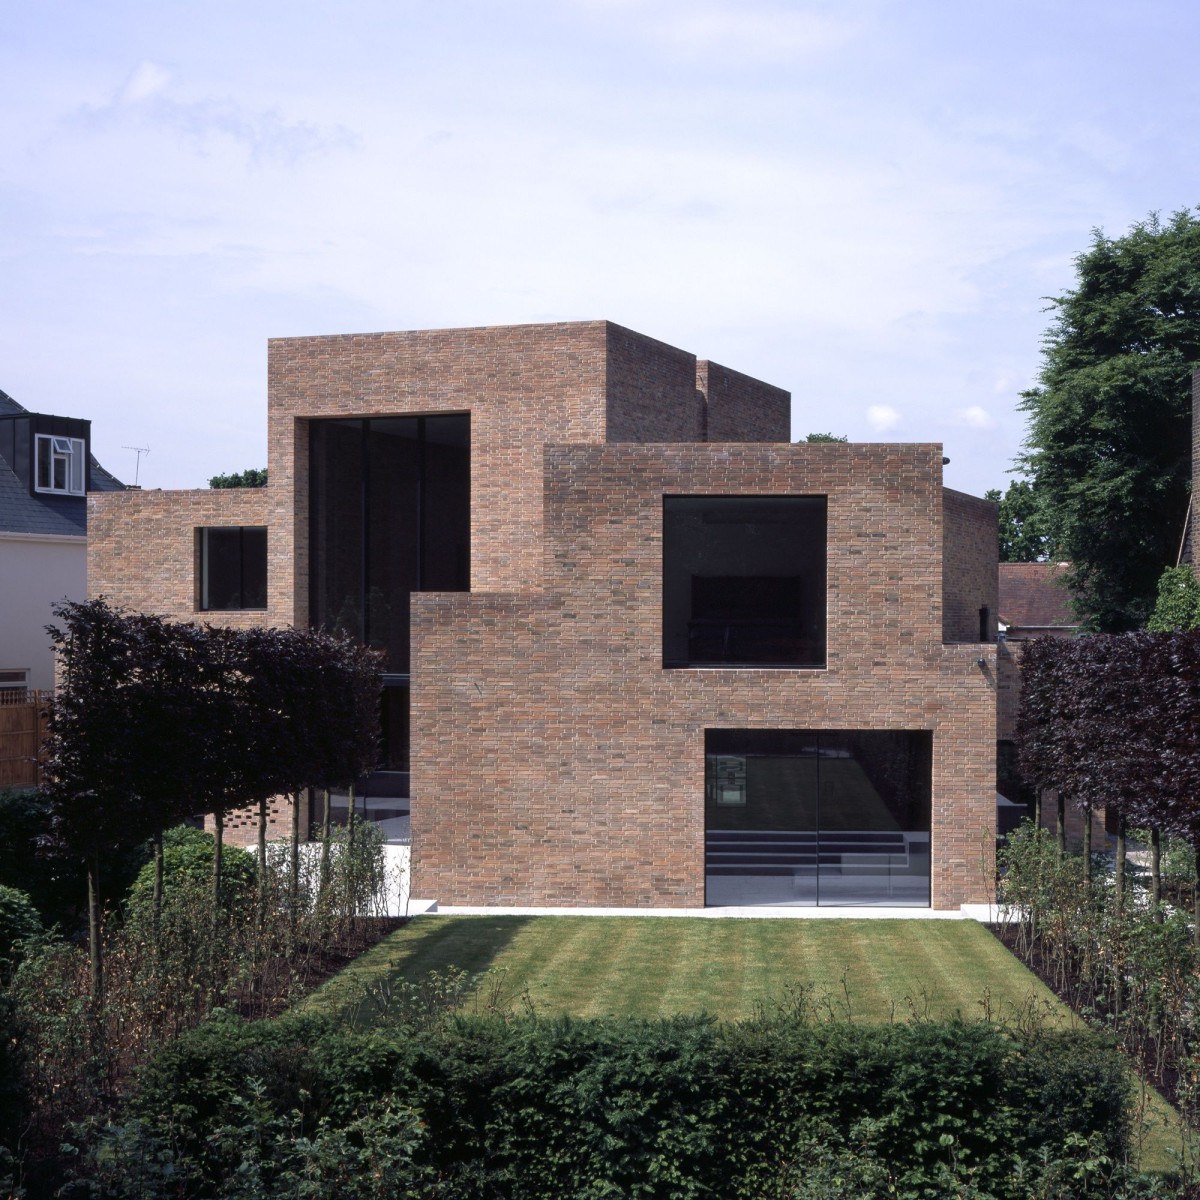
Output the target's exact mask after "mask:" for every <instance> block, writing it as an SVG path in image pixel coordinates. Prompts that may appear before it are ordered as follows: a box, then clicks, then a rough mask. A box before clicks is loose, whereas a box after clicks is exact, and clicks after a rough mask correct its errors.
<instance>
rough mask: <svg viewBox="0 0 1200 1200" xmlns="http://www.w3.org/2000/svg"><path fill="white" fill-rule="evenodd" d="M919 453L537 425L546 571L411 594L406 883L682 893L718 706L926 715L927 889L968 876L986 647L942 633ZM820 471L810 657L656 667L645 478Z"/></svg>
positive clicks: (949, 899)
mask: <svg viewBox="0 0 1200 1200" xmlns="http://www.w3.org/2000/svg"><path fill="white" fill-rule="evenodd" d="M940 477H941V448H940V447H938V446H871V445H840V444H815V445H801V446H787V445H773V446H764V445H758V444H754V445H720V446H603V447H581V446H550V447H547V450H546V511H547V514H548V523H547V529H546V545H545V560H544V567H543V578H544V581H545V587H544V590H542V591H539V592H537V593H533V594H527V595H511V594H510V595H486V594H485V595H480V594H477V593H473V594H471V595H440V596H439V595H424V596H421V597H419V598H415V600H416V603H415V605H414V615H413V651H414V658H413V703H414V709H413V797H414V799H413V845H414V864H413V875H414V886H415V887H416V888H417V890H418V891H419V892H420V894H422V895H434V896H437V897H439V899H441V900H443V901H444V902H446V903H454V902H457V903H473V904H513V903H535V902H536V903H544V904H609V905H630V906H639V905H642V906H654V905H663V906H668V905H699V904H703V902H704V801H703V796H704V730H705V729H706V728H709V727H718V726H719V727H752V728H782V729H787V728H804V729H823V728H824V729H846V728H851V729H929V730H932V731H933V733H934V780H933V830H934V833H933V878H932V889H933V903H934V906H935V907H938V908H946V907H956V906H957V905H959V904H961V903H963V902H964V901H966V900H971V899H979V898H982V897H983V896H984V895H985V894H986V892H987V888H988V886H989V881H990V879H991V877H992V851H993V845H992V842H993V838H994V828H995V814H994V790H995V783H994V780H995V745H994V737H995V693H994V690H993V682H994V679H995V647H994V645H990V646H980V645H978V644H971V645H964V646H953V645H945V644H944V643H943V639H942V612H941V603H940V592H941V573H942V562H941V558H942V555H941V547H942V540H943V516H942V496H941V490H942V489H941V486H940ZM818 493H819V494H824V495H826V496H828V498H829V529H828V574H829V614H828V620H829V627H828V668H827V669H826V670H813V671H807V670H795V671H792V670H782V671H781V670H770V669H741V670H711V669H702V670H691V669H687V670H664V669H663V668H662V656H661V601H662V596H661V580H662V497H663V495H664V494H682V495H686V494H705V495H707V494H714V495H720V494H727V495H751V494H752V495H758V494H761V495H784V494H818ZM980 657H983V658H984V660H985V666H984V667H983V668H980V667H979V665H978V659H979V658H980Z"/></svg>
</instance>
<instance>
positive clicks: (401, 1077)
mask: <svg viewBox="0 0 1200 1200" xmlns="http://www.w3.org/2000/svg"><path fill="white" fill-rule="evenodd" d="M1128 1095H1129V1081H1128V1077H1127V1075H1126V1072H1125V1069H1124V1067H1123V1065H1122V1063H1121V1061H1120V1059H1119V1058H1118V1056H1117V1053H1116V1051H1115V1050H1114V1049H1113V1048H1112V1046H1111V1045H1109V1044H1108V1043H1107V1042H1105V1041H1103V1040H1101V1039H1099V1038H1097V1037H1095V1036H1094V1035H1091V1034H1087V1033H1082V1032H1070V1033H1042V1034H1039V1035H1028V1036H1026V1035H1018V1034H1016V1033H1013V1032H1011V1031H1006V1030H1004V1029H1002V1028H999V1027H997V1026H994V1025H989V1024H984V1023H965V1022H961V1021H950V1022H936V1023H935V1022H917V1023H912V1024H899V1025H888V1026H857V1025H850V1024H844V1025H836V1024H835V1025H809V1024H805V1023H802V1022H799V1021H796V1020H788V1019H781V1020H772V1021H759V1022H751V1023H745V1024H740V1025H725V1024H719V1023H716V1022H714V1021H711V1020H709V1019H707V1018H704V1017H691V1018H678V1019H675V1020H671V1021H664V1022H639V1021H632V1020H605V1021H575V1020H567V1019H563V1020H555V1021H547V1020H529V1021H515V1022H508V1023H506V1022H502V1021H499V1020H496V1019H472V1020H462V1021H458V1022H456V1023H453V1024H452V1025H451V1026H450V1027H449V1028H446V1029H443V1030H441V1031H435V1032H433V1033H431V1034H424V1035H422V1036H420V1037H413V1036H411V1035H409V1034H406V1033H405V1032H404V1031H402V1030H401V1031H382V1032H380V1031H376V1032H369V1033H355V1032H352V1031H347V1030H345V1029H339V1028H334V1027H332V1026H330V1025H328V1024H326V1023H324V1022H321V1021H319V1020H314V1019H312V1018H307V1019H290V1020H284V1021H276V1022H262V1023H258V1024H246V1023H242V1022H240V1021H237V1020H235V1019H232V1018H225V1019H221V1020H217V1021H214V1022H212V1023H210V1024H208V1025H206V1026H204V1027H201V1028H200V1029H198V1030H195V1031H193V1032H192V1033H190V1034H186V1035H184V1037H182V1038H181V1039H179V1041H178V1042H176V1043H175V1044H174V1045H172V1046H171V1047H170V1048H169V1049H168V1050H167V1051H166V1052H164V1053H163V1054H162V1055H161V1056H160V1057H159V1058H158V1059H157V1060H156V1061H155V1062H154V1063H152V1064H151V1065H150V1066H149V1067H148V1068H147V1069H146V1070H145V1071H144V1073H143V1075H142V1077H141V1081H140V1086H139V1088H138V1090H137V1092H136V1094H135V1095H134V1096H133V1097H132V1099H131V1101H130V1103H129V1107H128V1111H127V1113H126V1115H125V1119H124V1121H123V1122H122V1124H121V1126H120V1129H121V1133H120V1135H119V1137H117V1141H118V1142H119V1140H120V1137H124V1138H128V1137H129V1136H130V1133H129V1131H130V1130H134V1131H136V1137H137V1138H138V1139H139V1143H140V1144H139V1146H138V1148H137V1152H136V1153H134V1152H133V1151H131V1150H129V1148H128V1147H126V1149H127V1150H128V1151H129V1152H128V1153H127V1154H126V1155H124V1156H121V1155H120V1154H118V1150H119V1149H120V1147H119V1146H117V1147H116V1148H115V1149H114V1144H110V1145H108V1146H107V1147H106V1150H105V1154H106V1155H107V1157H108V1161H110V1162H111V1161H116V1160H117V1159H120V1161H121V1162H122V1164H123V1165H122V1168H121V1170H122V1175H123V1176H124V1177H125V1178H127V1180H128V1183H127V1184H124V1185H122V1186H126V1187H127V1189H128V1190H127V1192H124V1193H118V1194H129V1195H134V1194H139V1193H138V1188H139V1186H140V1187H142V1188H143V1192H142V1194H145V1188H146V1184H145V1181H142V1182H141V1183H139V1180H138V1179H137V1177H136V1173H131V1172H133V1167H131V1166H130V1165H129V1164H130V1163H134V1162H136V1161H138V1160H140V1159H145V1160H151V1159H153V1160H154V1161H157V1162H159V1163H161V1162H162V1155H163V1154H165V1153H169V1154H170V1156H171V1162H172V1170H173V1172H174V1173H175V1174H174V1178H175V1179H176V1181H177V1182H178V1181H181V1180H189V1181H190V1186H189V1188H188V1194H193V1195H204V1196H222V1195H224V1194H225V1193H224V1192H222V1191H221V1187H222V1186H223V1184H222V1180H226V1179H229V1178H234V1177H237V1176H238V1174H239V1172H240V1173H241V1174H243V1175H244V1173H245V1171H246V1169H247V1167H246V1161H247V1159H246V1156H247V1155H248V1154H249V1155H251V1156H252V1157H254V1161H255V1170H256V1171H258V1172H259V1173H260V1175H261V1177H262V1179H263V1180H264V1189H265V1190H264V1194H265V1195H275V1194H280V1195H282V1194H283V1192H284V1181H285V1179H288V1178H292V1177H295V1176H297V1172H298V1171H299V1168H298V1166H297V1162H296V1159H295V1156H296V1154H297V1153H298V1152H299V1151H297V1147H302V1148H304V1153H307V1154H310V1155H311V1154H313V1153H315V1151H313V1149H312V1147H313V1146H315V1145H318V1144H321V1145H324V1144H325V1143H324V1142H322V1141H321V1139H322V1137H328V1135H329V1133H330V1131H331V1130H333V1129H339V1128H342V1129H348V1128H352V1127H353V1128H354V1129H356V1130H358V1129H361V1128H362V1126H361V1122H362V1121H363V1120H364V1119H369V1118H370V1115H371V1114H372V1113H381V1112H385V1113H395V1112H397V1111H401V1110H402V1111H403V1112H405V1113H408V1114H410V1117H409V1119H406V1120H405V1122H404V1123H403V1124H402V1126H401V1129H402V1131H403V1136H402V1137H400V1136H398V1137H397V1139H396V1154H395V1156H394V1157H393V1159H392V1160H391V1161H389V1162H388V1163H387V1164H386V1167H387V1170H388V1171H390V1172H396V1171H397V1170H400V1171H401V1172H402V1175H403V1178H404V1179H405V1180H406V1186H408V1187H410V1188H411V1189H412V1190H411V1192H408V1193H405V1194H414V1195H424V1194H429V1195H437V1196H439V1197H443V1198H449V1197H464V1198H465V1197H471V1198H472V1200H475V1198H478V1197H486V1196H504V1197H512V1198H517V1200H526V1198H528V1200H534V1198H538V1200H541V1198H543V1197H544V1198H547V1200H549V1198H551V1197H553V1198H554V1200H559V1198H561V1197H566V1196H570V1197H573V1198H576V1200H579V1198H587V1200H600V1198H602V1197H616V1196H621V1197H625V1196H628V1197H660V1196H661V1197H701V1196H713V1195H719V1196H723V1197H737V1196H762V1195H771V1194H786V1193H781V1192H779V1190H778V1189H779V1188H780V1187H781V1186H782V1185H784V1184H786V1183H787V1182H788V1181H789V1180H792V1181H796V1180H798V1179H799V1177H800V1175H801V1174H802V1173H803V1171H804V1169H805V1163H806V1162H807V1161H808V1159H809V1157H810V1156H811V1152H812V1148H813V1146H814V1145H819V1144H821V1143H822V1141H824V1142H826V1143H831V1144H832V1143H838V1144H842V1145H846V1146H851V1147H856V1148H857V1150H856V1152H857V1153H860V1154H865V1155H868V1156H869V1157H870V1158H871V1159H872V1161H875V1162H877V1164H878V1168H879V1170H881V1171H883V1172H885V1173H886V1175H887V1176H888V1178H889V1179H891V1180H892V1181H893V1182H894V1184H895V1187H896V1189H897V1190H896V1192H895V1194H896V1195H912V1196H916V1195H920V1194H927V1193H923V1192H922V1189H925V1188H929V1187H934V1186H936V1185H937V1183H938V1181H939V1180H943V1181H944V1180H945V1179H946V1178H948V1177H949V1174H950V1173H953V1172H957V1175H956V1178H960V1179H965V1178H970V1179H971V1180H972V1181H973V1182H974V1184H975V1185H976V1186H977V1187H978V1188H980V1189H981V1194H983V1193H987V1194H991V1195H994V1196H996V1197H1000V1198H1003V1197H1013V1198H1014V1200H1015V1197H1017V1196H1024V1195H1027V1194H1028V1191H1027V1189H1028V1186H1029V1179H1030V1177H1031V1173H1033V1172H1036V1171H1037V1170H1039V1169H1041V1167H1040V1164H1043V1163H1044V1162H1045V1161H1046V1160H1061V1158H1062V1157H1063V1156H1064V1155H1066V1156H1068V1157H1069V1156H1070V1155H1072V1154H1075V1155H1078V1156H1081V1157H1082V1156H1084V1155H1087V1156H1090V1157H1092V1158H1093V1159H1094V1158H1095V1157H1097V1156H1099V1155H1107V1156H1109V1157H1110V1158H1111V1159H1112V1160H1114V1161H1123V1160H1124V1158H1125V1155H1126V1150H1127V1148H1128V1120H1129V1113H1128V1108H1127V1105H1128ZM248 1113H257V1114H258V1116H257V1117H255V1118H254V1120H252V1121H251V1120H249V1118H248V1117H247V1114H248ZM263 1114H267V1116H264V1115H263ZM268 1118H269V1119H268ZM251 1126H252V1128H251ZM267 1128H269V1129H271V1130H273V1131H274V1132H273V1133H272V1134H271V1136H270V1137H269V1138H265V1139H264V1136H263V1135H262V1130H263V1129H267ZM231 1130H232V1131H237V1130H245V1133H244V1135H242V1134H234V1135H231V1134H230V1131H231ZM255 1130H257V1131H258V1132H257V1133H256V1132H254V1131H255ZM149 1144H152V1145H153V1146H154V1147H155V1153H154V1154H153V1155H148V1154H146V1153H145V1150H146V1146H147V1145H149ZM114 1155H115V1156H116V1157H115V1158H114ZM102 1157H103V1156H102ZM305 1161H306V1163H308V1160H305ZM306 1169H308V1170H310V1171H311V1170H313V1169H316V1168H314V1167H312V1166H311V1164H308V1165H307V1166H306ZM390 1177H391V1178H393V1179H394V1178H395V1175H394V1174H393V1175H392V1176H390ZM273 1180H274V1181H275V1182H274V1183H273V1182H272V1181H273ZM435 1185H436V1186H435ZM272 1187H277V1188H278V1191H277V1192H276V1191H272V1190H271V1188H272ZM427 1187H428V1188H433V1189H434V1190H431V1191H428V1192H426V1191H425V1190H423V1189H425V1188H427ZM364 1194H365V1193H364Z"/></svg>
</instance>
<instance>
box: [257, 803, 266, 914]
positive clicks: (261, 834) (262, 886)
mask: <svg viewBox="0 0 1200 1200" xmlns="http://www.w3.org/2000/svg"><path fill="white" fill-rule="evenodd" d="M266 924H267V801H266V797H261V798H260V799H259V801H258V929H259V933H260V934H261V933H262V931H263V929H265V928H266Z"/></svg>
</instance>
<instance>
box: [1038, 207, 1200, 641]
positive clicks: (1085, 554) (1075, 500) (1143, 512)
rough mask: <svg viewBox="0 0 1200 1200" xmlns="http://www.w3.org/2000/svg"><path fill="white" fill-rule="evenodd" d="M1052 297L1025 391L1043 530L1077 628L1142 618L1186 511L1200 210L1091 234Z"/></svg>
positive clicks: (1199, 342) (1199, 307) (1199, 359)
mask: <svg viewBox="0 0 1200 1200" xmlns="http://www.w3.org/2000/svg"><path fill="white" fill-rule="evenodd" d="M1075 266H1076V276H1077V285H1076V287H1075V288H1074V289H1073V290H1072V291H1069V292H1066V293H1065V294H1064V295H1062V296H1058V297H1055V298H1054V299H1052V301H1051V305H1052V308H1053V310H1054V312H1055V317H1054V321H1053V324H1052V325H1051V326H1050V329H1049V330H1048V331H1047V333H1046V336H1045V339H1044V347H1043V363H1042V370H1041V373H1040V376H1039V386H1037V387H1035V388H1033V389H1031V390H1030V391H1028V392H1025V393H1024V394H1023V398H1022V407H1023V408H1024V409H1025V411H1026V412H1027V413H1028V414H1029V436H1028V438H1027V440H1026V443H1025V445H1026V453H1025V454H1024V455H1023V456H1022V458H1021V459H1020V465H1021V467H1022V469H1023V470H1024V471H1025V472H1026V473H1027V474H1028V475H1029V476H1030V479H1031V481H1032V485H1033V489H1034V492H1035V493H1036V495H1037V500H1038V507H1039V512H1040V517H1041V520H1042V521H1043V532H1044V533H1045V534H1046V535H1047V536H1048V537H1049V538H1050V540H1051V543H1052V544H1053V545H1054V547H1055V553H1056V555H1061V557H1063V558H1065V559H1068V560H1069V561H1070V562H1071V564H1072V567H1071V571H1070V574H1069V576H1068V581H1067V582H1068V586H1069V587H1070V588H1071V591H1072V594H1073V596H1074V603H1075V609H1076V612H1077V614H1078V616H1079V617H1080V618H1081V620H1082V621H1083V623H1084V625H1085V627H1086V628H1088V629H1090V630H1100V631H1110V632H1117V631H1121V630H1125V629H1134V628H1138V627H1140V626H1142V625H1144V624H1145V622H1146V619H1147V618H1148V617H1149V615H1150V613H1151V611H1152V610H1153V608H1154V599H1155V592H1156V588H1157V584H1158V579H1159V576H1160V575H1161V574H1162V571H1163V568H1164V567H1167V566H1171V565H1173V564H1174V562H1175V559H1176V554H1177V552H1178V549H1179V539H1180V534H1181V531H1182V529H1183V523H1184V518H1185V515H1186V512H1187V503H1188V489H1189V479H1190V447H1191V437H1190V429H1191V400H1190V395H1191V388H1190V381H1191V371H1192V367H1193V366H1195V365H1196V364H1197V363H1200V210H1197V212H1195V213H1193V212H1191V211H1183V212H1178V213H1176V214H1175V215H1174V216H1173V217H1171V219H1170V220H1169V221H1166V222H1162V221H1160V220H1159V219H1158V217H1157V216H1155V215H1152V216H1151V217H1150V218H1148V219H1147V220H1146V221H1143V222H1140V223H1138V224H1137V225H1134V227H1133V228H1132V229H1131V230H1130V231H1129V232H1128V233H1127V234H1125V235H1124V236H1123V237H1119V238H1110V237H1107V236H1105V234H1103V233H1102V232H1100V231H1099V230H1097V231H1096V232H1095V233H1094V234H1093V238H1092V245H1091V247H1090V249H1088V250H1087V251H1085V252H1084V253H1083V254H1081V255H1079V257H1078V258H1077V259H1076V260H1075Z"/></svg>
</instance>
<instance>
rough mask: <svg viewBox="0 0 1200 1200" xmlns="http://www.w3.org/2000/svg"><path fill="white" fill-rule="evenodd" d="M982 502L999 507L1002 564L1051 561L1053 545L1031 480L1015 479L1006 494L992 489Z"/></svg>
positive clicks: (997, 489)
mask: <svg viewBox="0 0 1200 1200" xmlns="http://www.w3.org/2000/svg"><path fill="white" fill-rule="evenodd" d="M983 498H984V499H985V500H994V501H996V503H997V504H998V505H999V506H1000V561H1001V562H1008V563H1014V562H1042V561H1044V560H1045V559H1046V558H1048V557H1049V555H1050V553H1051V551H1052V550H1053V548H1054V546H1053V541H1052V539H1051V537H1050V535H1049V534H1048V533H1047V532H1046V521H1045V517H1044V516H1043V515H1042V512H1041V510H1040V508H1039V506H1038V500H1037V494H1036V493H1035V492H1034V490H1033V484H1032V483H1030V482H1029V480H1028V479H1014V480H1013V481H1012V483H1010V484H1009V485H1008V491H1006V492H1004V493H1001V491H1000V489H999V488H991V489H990V490H989V491H986V492H984V494H983Z"/></svg>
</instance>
